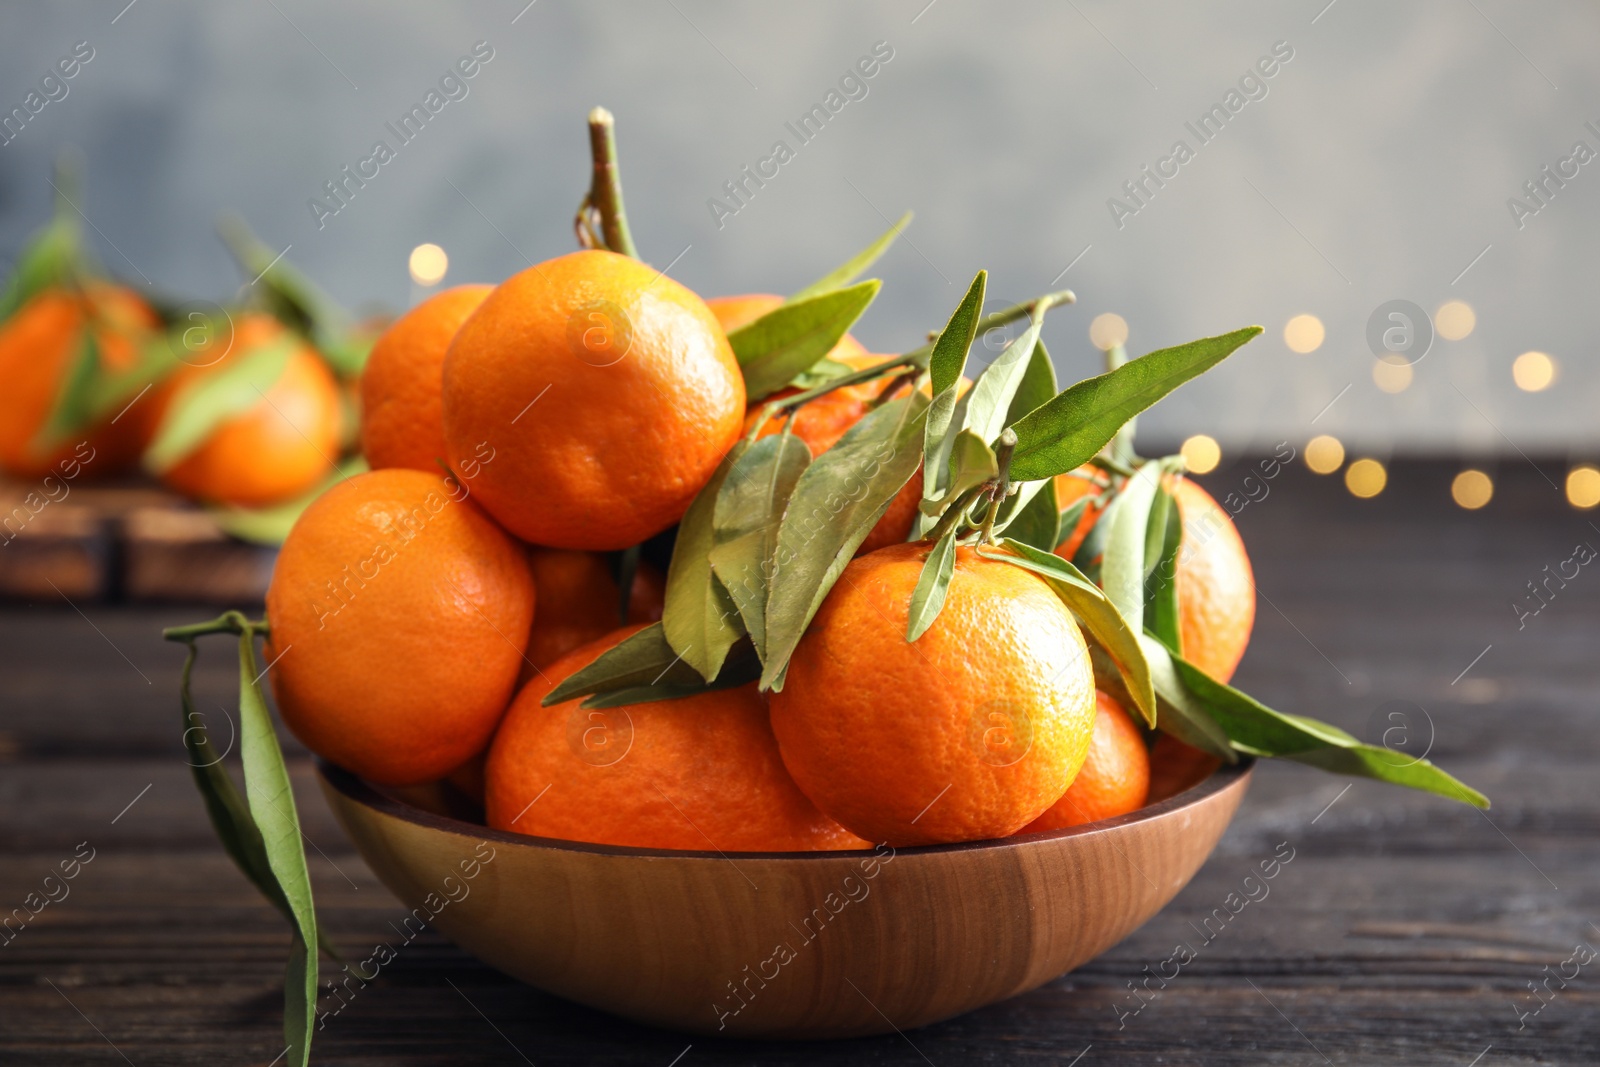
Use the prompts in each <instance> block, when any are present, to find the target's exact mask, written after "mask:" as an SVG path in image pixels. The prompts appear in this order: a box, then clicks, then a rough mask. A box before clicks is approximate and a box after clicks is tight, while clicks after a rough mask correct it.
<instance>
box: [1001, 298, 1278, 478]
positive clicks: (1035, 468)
mask: <svg viewBox="0 0 1600 1067" xmlns="http://www.w3.org/2000/svg"><path fill="white" fill-rule="evenodd" d="M1260 332H1261V327H1259V326H1247V327H1245V328H1244V329H1242V330H1235V331H1234V332H1232V333H1228V334H1223V335H1221V336H1220V337H1207V338H1205V339H1203V340H1199V341H1191V342H1189V343H1188V344H1186V345H1179V346H1177V347H1176V348H1163V349H1161V350H1159V351H1156V352H1151V353H1149V354H1148V355H1143V356H1140V357H1139V358H1138V359H1134V360H1130V361H1128V362H1127V363H1124V364H1123V365H1122V366H1120V367H1118V368H1117V369H1116V370H1113V371H1107V372H1106V373H1105V374H1102V375H1100V376H1098V377H1095V378H1086V379H1084V380H1083V381H1081V382H1078V383H1077V384H1076V385H1073V386H1069V387H1068V388H1067V389H1065V390H1063V391H1062V392H1061V393H1059V394H1058V395H1057V396H1056V397H1055V399H1053V400H1051V401H1050V402H1049V403H1047V404H1045V405H1044V406H1042V407H1040V408H1037V409H1035V410H1034V411H1033V412H1032V413H1030V414H1028V415H1027V416H1025V417H1024V418H1023V419H1022V420H1021V421H1019V422H1018V423H1016V425H1015V427H1014V428H1015V429H1016V431H1017V450H1016V453H1015V455H1014V456H1013V457H1012V460H1011V476H1012V477H1013V478H1015V479H1018V480H1021V481H1027V480H1031V479H1034V478H1049V477H1051V476H1052V475H1056V474H1065V473H1066V472H1067V471H1070V470H1073V469H1074V468H1076V467H1078V466H1079V465H1080V464H1083V463H1086V462H1088V461H1089V460H1090V459H1091V458H1092V457H1093V456H1094V454H1095V453H1096V452H1098V451H1100V449H1101V448H1103V447H1104V446H1105V444H1106V442H1108V441H1110V440H1111V439H1112V437H1114V436H1115V435H1116V432H1117V430H1118V429H1119V428H1120V427H1121V426H1122V424H1123V423H1125V422H1127V421H1128V419H1130V418H1132V417H1133V416H1134V415H1137V414H1138V413H1139V412H1141V411H1143V410H1144V409H1145V408H1148V407H1149V406H1150V405H1151V404H1154V403H1155V402H1156V401H1157V400H1160V399H1161V398H1162V397H1164V396H1166V395H1167V394H1168V393H1170V392H1172V390H1174V389H1176V388H1177V387H1178V386H1180V385H1182V384H1183V383H1184V382H1186V381H1188V380H1189V379H1190V378H1193V377H1195V376H1197V375H1199V374H1202V373H1204V372H1205V371H1207V370H1210V369H1211V368H1212V367H1214V366H1216V365H1217V364H1218V363H1221V362H1222V361H1223V360H1224V359H1226V358H1227V357H1228V356H1229V355H1231V354H1232V353H1233V352H1234V351H1235V350H1236V349H1237V348H1238V347H1239V346H1240V345H1242V344H1244V343H1245V342H1246V341H1249V340H1250V339H1251V338H1252V337H1255V336H1256V335H1257V334H1259V333H1260Z"/></svg>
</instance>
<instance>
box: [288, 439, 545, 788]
mask: <svg viewBox="0 0 1600 1067" xmlns="http://www.w3.org/2000/svg"><path fill="white" fill-rule="evenodd" d="M534 598H535V592H534V586H533V577H532V575H531V574H530V573H529V570H528V562H527V559H526V557H525V556H524V554H523V549H522V546H520V545H518V544H517V543H516V542H515V541H513V540H512V539H511V538H510V537H508V536H507V535H506V534H505V532H504V531H502V530H501V529H500V528H499V527H498V526H496V525H495V524H494V523H493V522H492V521H490V519H489V518H488V516H486V515H484V514H483V512H481V511H480V510H479V509H478V508H477V506H476V505H474V504H473V503H472V502H471V500H468V499H465V498H464V497H463V496H462V494H461V493H460V490H459V486H457V485H456V484H455V483H453V482H451V481H447V480H446V479H445V478H444V477H442V476H441V475H437V474H426V473H424V472H422V471H413V470H406V469H403V468H390V469H387V470H379V471H371V472H369V473H367V474H359V475H356V476H355V477H353V478H350V479H348V480H346V481H343V482H340V483H339V484H337V485H335V486H333V487H332V488H331V489H329V490H328V491H327V492H325V493H323V494H322V495H321V496H319V497H318V498H317V499H316V500H315V501H313V502H312V504H311V506H310V507H308V508H307V509H306V510H305V512H304V513H303V514H302V515H301V516H300V518H299V520H298V521H297V522H296V523H295V524H294V528H293V529H292V530H290V532H289V536H288V538H287V539H286V540H285V541H284V543H283V549H282V551H281V552H280V553H279V555H278V562H277V566H276V568H275V569H274V571H273V574H272V584H271V585H270V586H268V588H267V621H268V623H269V624H270V626H271V634H272V635H271V638H270V640H269V642H268V647H267V656H268V659H269V661H270V662H271V665H272V666H271V671H272V689H273V692H274V693H275V694H277V698H278V708H279V711H280V712H281V713H282V715H283V721H284V722H285V724H287V725H288V727H289V729H290V730H292V731H293V732H294V735H295V736H296V737H298V738H299V739H300V740H301V741H302V742H304V743H305V746H306V747H307V748H309V749H311V750H312V751H313V752H315V753H317V754H318V755H320V756H323V757H325V758H326V759H329V760H331V761H333V762H334V763H337V764H338V765H339V766H341V767H344V768H347V769H348V770H351V771H354V772H355V773H356V774H359V775H361V776H362V777H364V778H368V779H371V780H372V781H375V782H379V783H382V784H384V785H395V786H402V785H416V784H419V783H422V782H430V781H433V780H435V779H437V778H440V777H442V776H443V775H445V774H447V773H449V772H450V771H451V770H453V769H454V768H456V767H458V766H460V765H461V764H462V763H463V762H465V761H466V760H467V758H468V757H470V756H471V755H473V754H474V753H475V752H478V751H479V750H481V749H482V748H483V747H484V745H485V744H487V743H488V741H489V737H490V735H491V734H492V733H493V732H494V728H495V725H496V724H497V723H498V722H499V721H500V716H501V714H502V713H503V712H504V711H505V708H506V704H507V703H508V702H509V700H510V699H511V694H512V691H513V688H514V686H515V685H516V680H517V671H518V669H519V667H520V666H521V665H522V662H523V661H522V650H523V645H524V644H525V642H526V641H527V635H528V627H529V624H530V623H531V622H532V620H533V609H534Z"/></svg>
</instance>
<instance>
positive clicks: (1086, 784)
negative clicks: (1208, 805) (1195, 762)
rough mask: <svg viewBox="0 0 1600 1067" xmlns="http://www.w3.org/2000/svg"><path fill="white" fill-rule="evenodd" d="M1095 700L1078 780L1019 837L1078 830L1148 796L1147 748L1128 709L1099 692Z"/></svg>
mask: <svg viewBox="0 0 1600 1067" xmlns="http://www.w3.org/2000/svg"><path fill="white" fill-rule="evenodd" d="M1094 699H1095V717H1094V736H1093V737H1092V738H1091V739H1090V740H1089V754H1088V755H1087V756H1086V757H1084V760H1083V767H1082V768H1081V769H1080V770H1079V771H1078V777H1076V778H1074V779H1073V780H1072V786H1071V788H1069V789H1068V790H1067V791H1066V793H1064V794H1063V795H1062V797H1061V799H1060V800H1058V801H1056V802H1055V804H1054V805H1052V806H1051V808H1050V810H1049V811H1046V812H1045V813H1044V814H1043V815H1041V816H1039V817H1038V818H1037V819H1035V820H1033V821H1032V822H1031V823H1029V824H1028V825H1027V826H1025V827H1023V833H1033V832H1034V831H1036V830H1062V829H1065V828H1066V827H1068V826H1081V825H1082V824H1084V823H1090V822H1099V821H1100V820H1101V819H1109V818H1112V817H1113V816H1117V815H1126V814H1127V813H1128V812H1130V811H1138V810H1139V809H1140V808H1142V807H1144V802H1145V798H1146V797H1147V796H1148V795H1149V792H1150V750H1149V749H1148V748H1146V747H1145V743H1144V734H1142V733H1140V731H1139V727H1138V726H1136V725H1135V724H1134V721H1133V718H1132V716H1130V715H1129V714H1128V712H1127V709H1125V708H1124V707H1123V706H1122V705H1121V704H1119V703H1117V701H1116V700H1114V699H1113V698H1112V697H1110V696H1108V695H1107V694H1106V693H1105V692H1104V691H1102V690H1096V691H1095V694H1094Z"/></svg>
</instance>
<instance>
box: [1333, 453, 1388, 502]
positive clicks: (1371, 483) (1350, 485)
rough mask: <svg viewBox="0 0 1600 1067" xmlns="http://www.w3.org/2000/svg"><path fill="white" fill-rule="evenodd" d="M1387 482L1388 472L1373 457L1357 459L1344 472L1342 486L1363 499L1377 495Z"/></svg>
mask: <svg viewBox="0 0 1600 1067" xmlns="http://www.w3.org/2000/svg"><path fill="white" fill-rule="evenodd" d="M1388 484H1389V472H1388V471H1386V470H1384V469H1383V464H1382V463H1379V462H1378V461H1377V460H1375V459H1358V460H1356V461H1355V462H1354V463H1352V464H1350V466H1349V467H1348V468H1347V469H1346V470H1345V472H1344V486H1345V488H1346V489H1348V490H1350V492H1352V493H1354V494H1355V495H1356V496H1359V497H1361V498H1363V499H1365V498H1367V497H1374V496H1377V495H1378V494H1379V493H1381V492H1383V487H1384V486H1386V485H1388Z"/></svg>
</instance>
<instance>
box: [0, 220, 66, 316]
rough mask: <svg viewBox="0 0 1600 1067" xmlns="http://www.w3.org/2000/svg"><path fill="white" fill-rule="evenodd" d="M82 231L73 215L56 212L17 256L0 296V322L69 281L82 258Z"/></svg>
mask: <svg viewBox="0 0 1600 1067" xmlns="http://www.w3.org/2000/svg"><path fill="white" fill-rule="evenodd" d="M81 244H82V240H81V232H80V227H79V226H78V224H77V218H76V216H75V215H67V214H66V213H64V212H61V213H58V214H57V216H56V218H55V219H53V220H52V221H51V222H50V223H49V225H47V226H45V228H44V229H42V230H40V231H39V233H38V235H37V236H36V237H34V238H33V240H31V241H30V242H29V243H28V245H27V247H26V248H25V249H24V250H23V252H22V254H21V255H20V256H19V257H18V258H17V263H16V267H15V268H14V269H13V270H12V272H11V277H10V278H8V279H6V288H5V293H4V294H3V295H0V321H3V320H5V319H9V318H10V317H11V316H12V315H15V314H16V313H17V312H18V311H19V310H21V308H22V305H24V304H26V303H27V302H28V301H29V300H32V299H33V298H34V297H35V296H37V295H38V294H39V293H40V292H42V291H43V290H45V289H50V288H54V287H56V286H60V285H67V284H70V283H71V281H72V280H73V278H74V277H75V276H76V275H77V273H78V269H79V266H80V257H81V252H80V249H81Z"/></svg>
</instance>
